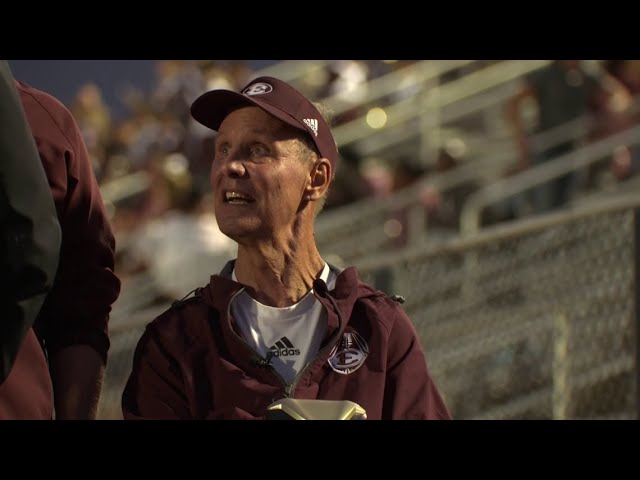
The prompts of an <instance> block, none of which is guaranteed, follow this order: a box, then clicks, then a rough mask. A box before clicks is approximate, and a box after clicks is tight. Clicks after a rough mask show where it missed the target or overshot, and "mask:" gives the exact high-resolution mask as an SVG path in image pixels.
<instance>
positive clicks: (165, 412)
mask: <svg viewBox="0 0 640 480" xmlns="http://www.w3.org/2000/svg"><path fill="white" fill-rule="evenodd" d="M164 343H165V342H163V341H162V339H161V336H160V335H159V334H158V333H157V332H156V329H155V326H154V324H153V323H152V324H150V325H149V326H148V327H147V329H146V331H145V333H144V334H143V335H142V337H141V338H140V340H139V341H138V345H137V346H136V350H135V354H134V357H133V369H132V371H131V374H130V376H129V379H128V381H127V385H126V387H125V389H124V392H123V394H122V414H123V417H124V419H125V420H145V419H146V420H150V419H154V420H191V419H192V417H191V413H190V410H189V402H188V400H187V398H186V394H185V392H184V382H183V379H182V376H181V373H180V370H179V368H178V366H177V362H176V361H175V360H174V359H173V358H172V355H171V354H170V353H169V349H168V348H167V346H166V345H164Z"/></svg>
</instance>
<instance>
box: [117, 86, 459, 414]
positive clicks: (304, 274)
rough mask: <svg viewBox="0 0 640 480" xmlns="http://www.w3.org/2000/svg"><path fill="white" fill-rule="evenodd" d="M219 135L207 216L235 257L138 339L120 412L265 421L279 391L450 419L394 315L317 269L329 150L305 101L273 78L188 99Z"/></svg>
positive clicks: (319, 119)
mask: <svg viewBox="0 0 640 480" xmlns="http://www.w3.org/2000/svg"><path fill="white" fill-rule="evenodd" d="M191 113H192V115H193V117H194V118H195V119H196V120H197V121H199V122H200V123H202V124H203V125H205V126H207V127H209V128H211V129H213V130H217V131H218V135H217V138H216V145H215V154H214V157H213V163H212V168H211V183H212V186H213V189H214V192H215V204H214V208H215V214H216V217H217V220H218V225H219V227H220V229H221V231H222V232H223V233H224V234H226V235H228V236H229V237H231V238H232V239H234V240H235V241H236V242H237V243H238V255H237V258H236V259H235V260H233V261H230V262H229V263H228V264H227V266H226V267H225V268H224V269H223V270H222V272H221V273H220V274H218V275H213V276H212V277H211V281H210V283H209V284H208V285H207V286H205V287H204V288H200V289H198V290H197V291H196V294H195V296H194V297H192V298H189V299H187V300H184V301H181V302H177V303H176V304H174V306H173V307H172V308H171V309H169V310H168V311H167V312H165V313H164V314H162V315H161V316H159V317H158V318H156V319H155V320H154V321H153V322H152V323H151V324H150V325H149V326H148V327H147V329H146V332H145V333H144V335H143V336H142V338H141V339H140V341H139V343H138V346H137V349H136V353H135V357H134V365H133V371H132V373H131V376H130V378H129V381H128V383H127V386H126V388H125V391H124V393H123V413H124V417H125V418H126V419H137V418H156V419H231V418H244V419H254V418H265V416H266V413H267V410H268V407H269V405H271V404H272V403H273V402H274V401H275V400H278V399H281V398H295V399H323V400H349V401H352V402H355V403H357V404H358V405H360V406H361V407H362V408H364V409H365V410H366V414H367V417H368V418H369V419H449V418H450V414H449V412H448V410H447V408H446V406H445V403H444V401H443V399H442V397H441V395H440V393H439V392H438V390H437V388H436V386H435V385H434V383H433V380H432V379H431V377H430V375H429V372H428V370H427V364H426V361H425V356H424V352H423V350H422V349H421V346H420V342H419V339H418V337H417V335H416V332H415V330H414V328H413V326H412V324H411V322H410V320H409V318H408V317H407V315H406V314H405V313H404V311H403V310H402V309H401V308H400V306H399V305H398V304H397V303H396V301H394V300H393V299H392V298H390V297H388V296H386V295H385V294H384V293H382V292H379V291H377V290H375V289H373V288H371V287H370V286H368V285H366V284H364V283H363V282H361V281H360V280H359V279H358V275H357V272H356V270H355V268H353V267H351V268H347V269H345V270H340V269H338V268H336V267H334V266H331V265H328V264H327V263H326V262H325V261H324V260H323V259H322V256H321V255H320V253H319V252H318V248H317V246H316V243H315V239H314V219H315V216H316V215H317V213H318V211H319V210H320V208H321V207H322V203H323V202H324V199H325V198H326V195H327V192H328V189H329V186H330V184H331V181H332V179H333V176H334V172H335V168H336V163H337V161H338V151H337V147H336V144H335V141H334V139H333V137H332V135H331V131H330V129H329V125H328V124H327V122H326V121H325V119H324V118H323V116H322V115H321V114H320V111H319V110H318V108H317V107H316V106H315V105H314V104H313V103H311V102H310V101H309V100H308V99H306V98H305V97H304V96H303V95H302V94H301V93H299V92H298V91H297V90H295V89H294V88H292V87H291V86H290V85H288V84H286V83H284V82H282V81H280V80H278V79H276V78H272V77H261V78H257V79H255V80H253V81H252V82H250V83H249V85H247V86H246V87H245V88H243V89H242V90H241V92H240V93H237V92H232V91H227V90H214V91H211V92H208V93H205V94H204V95H202V96H201V97H200V98H198V99H197V100H196V101H195V102H194V104H193V105H192V107H191Z"/></svg>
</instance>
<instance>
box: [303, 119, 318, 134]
mask: <svg viewBox="0 0 640 480" xmlns="http://www.w3.org/2000/svg"><path fill="white" fill-rule="evenodd" d="M302 121H303V122H304V123H306V124H307V126H308V127H309V128H310V129H311V130H313V133H314V135H315V136H316V137H317V136H318V120H317V119H315V118H305V119H304V120H302Z"/></svg>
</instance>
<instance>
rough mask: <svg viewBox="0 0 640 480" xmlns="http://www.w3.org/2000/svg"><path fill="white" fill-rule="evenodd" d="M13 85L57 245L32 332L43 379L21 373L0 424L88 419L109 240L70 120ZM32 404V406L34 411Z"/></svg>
mask: <svg viewBox="0 0 640 480" xmlns="http://www.w3.org/2000/svg"><path fill="white" fill-rule="evenodd" d="M16 86H17V90H18V93H19V96H20V100H21V103H22V107H23V109H24V111H25V113H26V118H27V120H28V123H29V126H30V128H31V133H32V135H33V137H34V138H35V140H36V145H37V147H38V153H39V154H40V159H41V161H42V165H43V167H44V171H45V173H46V175H47V178H48V181H49V185H50V188H51V193H52V194H53V200H54V203H55V207H56V210H57V216H58V219H59V222H60V227H61V231H62V245H61V249H60V257H59V264H58V270H57V275H56V278H55V281H54V283H53V287H52V289H51V291H50V292H49V295H48V296H47V298H46V300H45V302H44V304H43V307H42V309H41V311H40V313H39V315H38V317H37V319H36V321H35V326H34V331H35V333H36V335H37V337H38V340H39V341H40V343H41V345H42V348H43V349H44V351H45V352H46V356H47V360H48V364H49V365H48V366H49V373H50V375H51V377H50V379H49V378H46V377H44V376H42V375H41V376H40V377H39V378H34V375H32V374H31V373H32V372H31V371H23V372H22V374H23V376H21V378H17V379H16V382H15V384H14V385H16V388H15V389H13V390H10V389H5V390H3V392H2V395H3V396H4V399H5V400H6V401H5V402H3V404H4V405H5V406H6V405H10V406H13V410H10V411H9V412H7V411H3V410H2V407H1V406H0V417H2V418H7V417H9V418H38V419H48V418H52V414H53V411H54V406H55V418H56V419H60V420H66V419H93V418H95V416H96V412H97V407H98V400H99V397H100V391H101V386H102V378H103V375H104V367H105V364H106V361H107V351H108V349H109V336H108V330H107V324H108V319H109V312H110V309H111V304H112V303H113V302H114V301H115V300H116V298H117V297H118V294H119V291H120V281H119V279H118V278H117V277H116V276H115V274H114V250H115V240H114V237H113V235H112V232H111V227H110V225H109V222H108V221H107V218H106V215H105V210H104V206H103V203H102V197H101V194H100V190H99V189H98V184H97V182H96V179H95V176H94V174H93V171H92V169H91V163H90V161H89V155H88V152H87V148H86V146H85V143H84V141H83V140H82V137H81V134H80V129H79V128H78V125H77V124H76V122H75V120H74V118H73V117H72V115H71V113H70V112H69V110H67V109H66V108H65V107H64V106H63V105H62V103H61V102H59V101H58V100H57V99H55V98H54V97H52V96H51V95H48V94H46V93H44V92H42V91H39V90H37V89H35V88H33V87H31V86H29V85H27V84H25V83H22V82H17V84H16ZM31 353H32V357H31V358H32V364H33V365H35V363H36V362H39V363H40V364H42V362H43V359H42V358H41V357H42V356H43V352H42V351H40V352H35V351H32V352H31ZM45 371H46V365H45ZM38 383H39V384H40V385H38ZM47 385H48V386H49V396H47V395H43V396H41V397H37V398H36V397H34V396H33V395H30V394H25V392H29V390H30V389H31V390H33V391H35V390H38V389H39V390H41V391H45V392H46V389H47ZM51 385H52V386H53V399H52V398H50V394H51V390H50V388H51ZM5 387H6V385H5ZM7 397H9V400H7ZM11 397H13V401H11ZM34 402H39V404H38V408H37V410H36V411H35V412H34V408H33V404H34Z"/></svg>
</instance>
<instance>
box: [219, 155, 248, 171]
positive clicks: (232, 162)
mask: <svg viewBox="0 0 640 480" xmlns="http://www.w3.org/2000/svg"><path fill="white" fill-rule="evenodd" d="M222 168H223V171H224V174H225V175H228V176H230V177H242V176H244V175H245V173H246V172H247V170H246V168H245V165H244V158H242V155H241V154H240V152H232V153H231V154H230V155H229V156H228V157H227V158H226V159H225V160H224V166H223V167H222Z"/></svg>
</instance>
